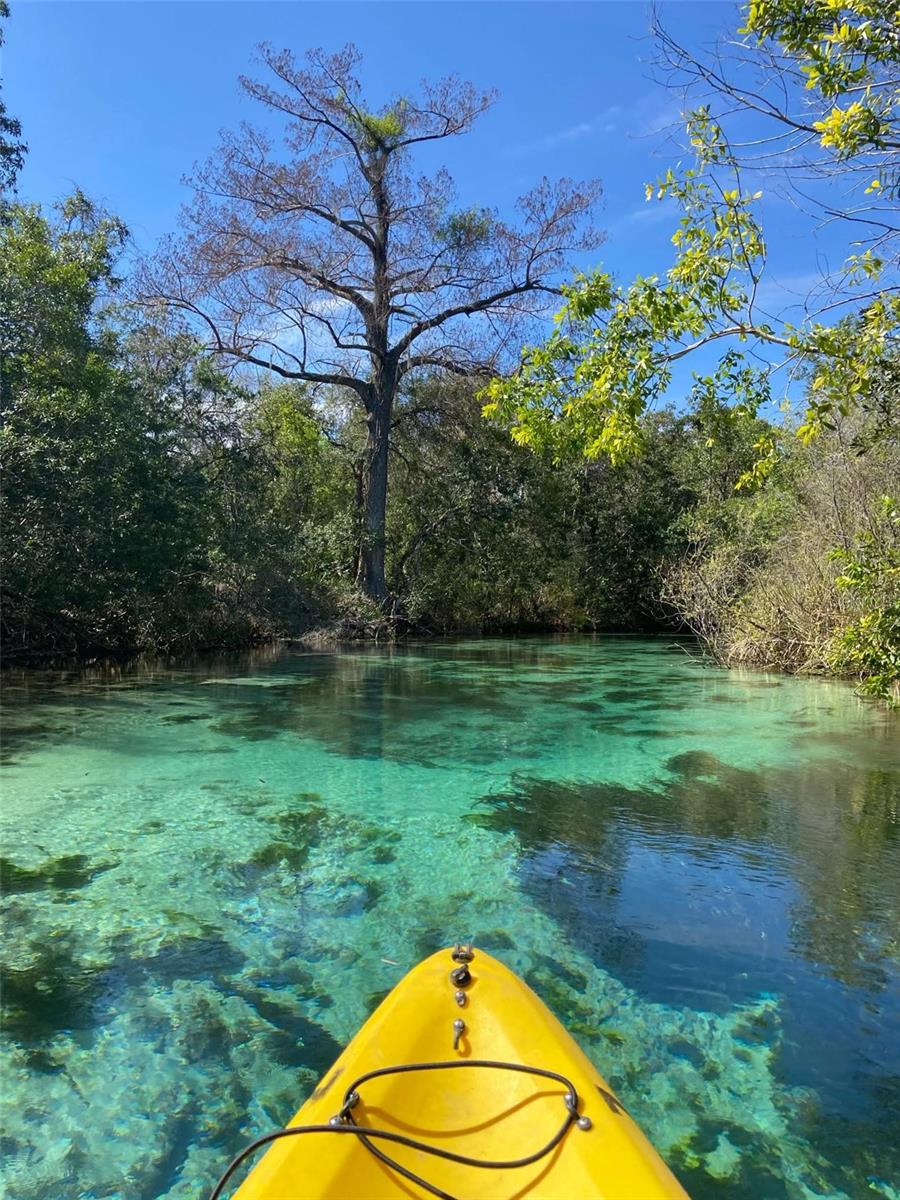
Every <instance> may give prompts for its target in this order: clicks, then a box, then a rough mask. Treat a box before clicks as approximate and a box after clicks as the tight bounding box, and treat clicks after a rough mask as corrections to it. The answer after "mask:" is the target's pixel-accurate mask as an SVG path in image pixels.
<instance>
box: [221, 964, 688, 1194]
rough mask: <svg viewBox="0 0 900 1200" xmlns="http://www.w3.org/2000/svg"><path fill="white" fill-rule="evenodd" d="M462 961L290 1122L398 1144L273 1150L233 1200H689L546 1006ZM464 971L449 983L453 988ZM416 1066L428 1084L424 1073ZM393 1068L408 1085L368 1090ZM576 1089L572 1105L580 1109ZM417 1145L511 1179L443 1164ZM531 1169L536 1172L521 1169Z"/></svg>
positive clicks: (388, 1017)
mask: <svg viewBox="0 0 900 1200" xmlns="http://www.w3.org/2000/svg"><path fill="white" fill-rule="evenodd" d="M451 954H452V952H451V951H450V950H443V951H440V952H439V953H437V954H434V955H432V956H431V957H430V958H427V959H426V960H425V961H424V962H422V963H420V964H419V965H418V966H417V967H415V968H413V970H412V971H410V972H409V974H408V975H407V976H406V977H405V978H404V979H403V980H401V982H400V983H399V984H398V985H397V986H396V987H395V988H394V990H393V991H392V992H391V993H390V995H389V996H388V997H387V998H386V999H385V1000H384V1001H383V1002H382V1004H381V1005H380V1006H379V1008H378V1009H376V1011H375V1012H374V1013H373V1014H372V1016H371V1017H370V1018H369V1020H368V1021H367V1022H366V1023H365V1025H364V1026H363V1027H362V1029H361V1030H360V1031H359V1033H358V1034H357V1035H356V1037H355V1038H354V1039H353V1040H352V1041H351V1042H350V1044H349V1045H348V1046H347V1048H346V1049H345V1050H344V1052H343V1053H342V1054H341V1056H340V1058H339V1059H338V1060H337V1062H336V1063H335V1064H334V1066H333V1067H332V1068H331V1070H330V1071H328V1072H327V1073H326V1075H325V1077H324V1078H323V1080H322V1081H321V1083H320V1084H319V1086H318V1087H317V1088H316V1089H315V1091H314V1092H313V1093H312V1095H311V1096H310V1097H309V1099H308V1100H307V1101H306V1103H305V1104H304V1105H303V1106H302V1108H301V1109H300V1110H299V1112H298V1113H297V1114H296V1116H295V1117H294V1118H293V1120H292V1121H291V1122H290V1124H291V1126H296V1125H328V1124H329V1122H332V1120H333V1119H334V1118H336V1117H340V1123H341V1124H342V1125H344V1126H345V1127H346V1125H347V1124H348V1123H349V1122H352V1123H353V1124H355V1125H357V1126H364V1127H373V1128H376V1129H378V1130H383V1131H385V1133H387V1134H388V1135H395V1137H396V1138H398V1139H400V1140H397V1141H395V1140H387V1139H376V1138H374V1137H373V1138H371V1139H367V1141H366V1142H363V1141H362V1139H361V1138H360V1137H359V1136H358V1135H354V1134H353V1133H352V1132H351V1131H349V1130H346V1129H345V1131H344V1132H342V1133H341V1135H340V1136H333V1135H332V1134H331V1133H329V1132H319V1133H307V1134H302V1135H298V1136H287V1137H282V1138H281V1139H280V1140H278V1141H276V1142H274V1143H273V1144H272V1145H271V1146H270V1148H269V1149H268V1150H266V1152H265V1154H264V1155H263V1157H262V1158H261V1159H260V1160H259V1162H258V1163H257V1165H256V1167H255V1168H254V1169H253V1170H252V1171H251V1173H250V1174H249V1176H248V1177H247V1179H246V1180H245V1182H244V1183H243V1185H242V1186H241V1187H240V1188H239V1189H238V1191H237V1193H236V1194H235V1200H325V1198H328V1200H396V1198H397V1197H413V1198H415V1197H425V1196H429V1195H435V1194H436V1195H441V1196H445V1197H446V1196H450V1197H465V1198H466V1200H472V1198H474V1197H478V1200H514V1198H518V1197H543V1198H544V1200H551V1198H552V1200H581V1198H585V1200H587V1198H589V1197H590V1198H592V1200H593V1198H596V1200H664V1198H675V1197H680V1198H681V1200H684V1198H685V1195H686V1194H685V1192H684V1191H683V1190H682V1188H681V1186H680V1185H679V1184H678V1182H677V1181H676V1179H675V1177H674V1176H673V1175H672V1173H671V1172H670V1171H669V1169H668V1167H666V1165H665V1164H664V1163H663V1161H662V1159H660V1157H659V1155H658V1154H657V1153H656V1151H655V1150H654V1149H653V1147H652V1146H651V1145H650V1143H649V1142H648V1141H647V1139H646V1137H645V1136H644V1134H643V1133H642V1132H641V1130H640V1129H639V1128H638V1126H637V1125H636V1124H635V1123H634V1122H633V1121H632V1120H631V1118H630V1117H629V1116H628V1114H627V1113H626V1112H625V1110H624V1108H623V1107H622V1105H621V1104H620V1102H619V1101H618V1100H617V1099H616V1097H615V1095H614V1094H613V1093H612V1091H611V1090H610V1088H609V1086H608V1085H607V1084H606V1082H605V1081H604V1080H603V1078H602V1077H601V1076H600V1075H599V1074H598V1072H597V1071H596V1070H595V1068H594V1067H593V1065H592V1064H591V1063H590V1061H589V1060H588V1059H587V1057H586V1056H585V1055H584V1054H583V1052H582V1051H581V1050H580V1048H579V1047H578V1045H577V1044H576V1043H575V1042H574V1040H573V1039H572V1038H571V1037H570V1035H569V1034H568V1033H567V1032H566V1030H565V1029H564V1028H563V1027H562V1025H560V1023H559V1022H558V1021H557V1020H556V1018H555V1017H554V1016H553V1015H552V1014H551V1013H550V1011H549V1010H548V1009H547V1008H546V1007H545V1005H544V1004H543V1003H542V1002H541V1001H540V1000H539V999H538V997H537V996H536V995H535V994H534V992H532V991H531V989H530V988H529V987H528V986H527V985H526V984H525V983H523V982H522V980H521V979H519V978H518V976H516V975H515V974H514V973H513V972H512V971H510V970H509V969H508V968H507V967H504V966H503V965H502V963H500V962H498V961H497V960H496V959H494V958H491V957H490V956H489V955H487V954H484V953H483V952H482V951H476V952H475V954H474V956H473V960H472V961H471V963H467V962H465V961H463V962H460V961H456V960H454V959H453V958H452V957H451ZM462 957H463V959H464V958H465V955H463V956H462ZM461 969H462V970H461ZM460 971H461V974H459V975H456V976H455V977H454V978H452V979H451V972H460ZM466 976H468V978H466ZM483 1060H490V1063H485V1062H484V1061H483ZM412 1064H427V1069H422V1070H410V1069H409V1067H410V1066H411V1065H412ZM442 1064H454V1065H453V1066H449V1065H442ZM462 1064H466V1065H465V1066H462ZM490 1064H494V1065H490ZM516 1066H518V1067H519V1068H522V1067H523V1066H524V1067H533V1068H537V1069H538V1071H539V1072H541V1073H539V1074H532V1073H529V1072H528V1071H525V1070H522V1069H518V1070H516V1069H515V1067H516ZM386 1068H401V1070H400V1071H396V1070H388V1071H387V1073H385V1074H381V1075H378V1074H376V1075H375V1077H374V1078H371V1077H367V1078H364V1079H362V1080H360V1077H361V1076H368V1075H369V1073H370V1072H378V1071H380V1070H382V1069H386ZM402 1068H406V1069H402ZM560 1077H561V1078H560ZM354 1081H359V1082H358V1084H356V1083H355V1082H354ZM351 1085H354V1087H356V1086H358V1093H357V1097H358V1098H357V1099H356V1100H355V1102H353V1100H352V1099H351V1102H350V1103H349V1104H347V1105H346V1107H345V1098H346V1095H347V1092H348V1091H349V1090H350V1088H351ZM569 1088H571V1089H573V1090H574V1097H572V1096H571V1093H569V1097H568V1098H567V1093H568V1092H569ZM405 1139H410V1140H411V1141H413V1142H423V1143H426V1144H427V1145H429V1146H431V1147H435V1148H437V1149H439V1150H440V1151H443V1152H446V1153H449V1154H452V1155H456V1156H461V1157H465V1158H471V1159H478V1160H482V1161H488V1162H490V1163H493V1164H497V1163H502V1164H506V1165H503V1166H499V1167H497V1166H493V1167H484V1166H473V1165H470V1164H468V1163H462V1162H458V1161H455V1160H452V1159H447V1158H443V1157H437V1156H435V1155H434V1154H431V1153H427V1152H425V1150H424V1149H420V1148H416V1147H414V1146H409V1145H407V1144H405ZM554 1139H557V1140H556V1142H555V1144H553V1143H554ZM541 1151H545V1152H544V1153H541ZM381 1156H389V1157H390V1159H391V1160H393V1163H394V1164H396V1165H389V1164H388V1163H386V1162H384V1161H382V1157H381ZM530 1156H536V1160H535V1161H533V1162H530V1163H527V1164H525V1165H516V1166H512V1165H509V1164H510V1163H511V1162H517V1161H519V1160H522V1159H527V1158H529V1157H530ZM398 1168H399V1169H398ZM404 1173H406V1174H404ZM417 1180H418V1182H417ZM421 1181H424V1184H423V1182H421Z"/></svg>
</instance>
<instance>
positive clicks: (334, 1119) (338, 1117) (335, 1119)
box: [328, 1113, 344, 1125]
mask: <svg viewBox="0 0 900 1200" xmlns="http://www.w3.org/2000/svg"><path fill="white" fill-rule="evenodd" d="M328 1124H329V1125H343V1124H344V1118H343V1117H342V1116H341V1114H340V1113H338V1114H337V1115H336V1116H334V1117H332V1118H331V1120H330V1121H329V1122H328Z"/></svg>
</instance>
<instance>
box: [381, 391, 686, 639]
mask: <svg viewBox="0 0 900 1200" xmlns="http://www.w3.org/2000/svg"><path fill="white" fill-rule="evenodd" d="M410 407H411V408H412V409H413V410H417V409H427V411H428V413H429V414H430V415H429V418H428V419H427V420H424V421H423V420H419V421H413V420H411V419H410V420H407V419H406V418H405V417H404V416H403V415H402V414H403V412H404V410H401V417H400V421H399V424H398V428H397V431H396V434H395V437H396V447H397V455H398V465H397V468H396V491H395V497H394V501H393V504H392V510H391V514H390V535H391V548H392V550H393V554H392V555H391V558H392V562H393V570H394V575H393V587H394V590H395V591H396V592H398V593H399V594H401V595H402V596H404V598H405V601H406V604H407V607H408V610H409V613H410V615H411V616H412V617H413V618H414V619H415V620H417V621H418V622H420V623H422V624H425V625H427V626H429V627H431V628H438V629H440V628H444V629H446V628H450V629H482V630H492V629H493V630H497V629H507V630H508V629H517V628H519V629H521V628H547V627H558V628H573V627H574V628H591V629H596V628H600V629H640V628H645V629H646V628H652V627H655V626H656V625H658V623H659V621H660V619H661V610H660V607H659V604H658V602H657V599H656V594H657V590H658V580H657V576H658V571H659V568H660V564H661V563H662V561H663V559H664V557H665V555H666V554H667V553H668V551H669V548H670V534H669V529H670V526H671V523H672V521H673V518H674V517H675V516H676V515H677V514H678V513H679V512H680V511H681V510H682V508H683V507H684V506H685V505H686V504H687V503H688V502H689V499H690V496H689V494H688V492H687V491H686V489H685V488H683V487H682V485H681V483H680V482H679V480H678V478H677V475H676V466H677V459H678V455H679V454H680V452H681V450H682V448H683V446H684V444H685V441H686V438H687V434H686V430H685V425H684V423H683V422H682V421H678V420H675V419H674V418H672V417H670V416H668V415H664V416H662V417H659V418H656V419H653V420H648V421H647V422H646V428H645V429H644V430H642V436H643V437H644V438H645V440H646V442H647V444H648V445H649V446H650V447H651V449H652V455H650V456H648V461H647V462H641V463H633V464H629V465H626V466H624V467H621V468H615V469H614V468H611V467H610V466H609V464H608V463H605V462H595V463H585V462H583V461H580V460H579V459H578V458H573V459H571V460H569V461H566V462H560V463H554V462H553V461H552V458H551V456H550V455H547V454H534V453H531V452H530V451H528V450H526V449H524V448H521V447H518V446H516V445H514V444H511V443H510V442H509V440H508V439H507V438H506V437H505V436H504V433H503V430H502V429H501V428H500V427H498V426H493V425H491V424H490V423H486V422H484V421H483V420H480V419H479V404H478V400H477V398H476V396H475V395H474V394H473V391H472V388H471V386H470V385H469V384H465V383H458V384H456V385H448V384H447V383H446V382H444V383H442V384H439V383H438V382H437V381H431V382H430V383H428V384H427V385H422V386H420V388H419V390H418V391H417V393H416V395H415V396H414V397H413V398H411V401H410ZM405 411H407V412H408V411H409V408H407V409H406V410H405ZM651 461H652V465H649V464H650V463H651Z"/></svg>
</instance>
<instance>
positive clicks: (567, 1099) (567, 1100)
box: [563, 1092, 575, 1108]
mask: <svg viewBox="0 0 900 1200" xmlns="http://www.w3.org/2000/svg"><path fill="white" fill-rule="evenodd" d="M563 1103H564V1104H565V1106H566V1108H571V1107H572V1105H573V1104H574V1103H575V1097H574V1096H573V1095H572V1093H571V1092H566V1094H565V1095H564V1096H563Z"/></svg>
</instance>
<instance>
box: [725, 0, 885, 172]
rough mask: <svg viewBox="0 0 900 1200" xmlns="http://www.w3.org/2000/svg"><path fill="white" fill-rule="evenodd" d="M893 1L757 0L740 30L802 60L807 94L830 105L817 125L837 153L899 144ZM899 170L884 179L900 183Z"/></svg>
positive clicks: (828, 146) (796, 60) (824, 140)
mask: <svg viewBox="0 0 900 1200" xmlns="http://www.w3.org/2000/svg"><path fill="white" fill-rule="evenodd" d="M898 27H900V7H898V5H897V4H896V3H895V0H751V3H750V4H749V5H748V6H747V19H746V23H745V27H744V29H742V30H741V32H742V33H747V34H750V35H752V36H753V37H754V38H755V39H756V41H757V42H758V44H759V45H760V46H762V47H765V46H766V45H767V44H774V45H775V46H777V47H778V49H779V50H780V51H781V52H782V53H783V54H785V55H786V56H788V58H789V59H790V60H791V61H792V62H793V63H795V64H796V65H797V67H798V68H799V71H800V72H801V74H802V76H803V77H804V80H805V87H806V89H807V91H809V92H812V93H814V94H815V95H816V97H817V99H821V100H824V101H827V102H829V103H830V104H831V108H830V111H828V112H827V114H825V115H823V116H822V118H821V119H820V120H817V121H814V122H813V128H814V129H815V130H816V131H817V132H818V133H819V135H820V142H821V144H822V146H823V147H825V148H826V149H828V150H831V151H833V153H834V154H835V156H836V158H838V159H839V160H840V159H843V160H846V159H850V158H853V157H855V156H857V155H859V154H862V153H864V152H866V151H867V150H883V149H884V148H885V147H886V146H888V145H893V147H894V148H896V143H897V133H898V116H900V91H898V89H897V85H896V67H897V62H898V57H900V45H898V40H897V29H898ZM897 182H898V178H897V176H896V174H895V175H894V177H893V178H892V179H891V180H890V181H888V180H882V181H879V182H878V187H879V188H883V189H884V190H885V191H891V190H893V189H895V188H896V186H897Z"/></svg>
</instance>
